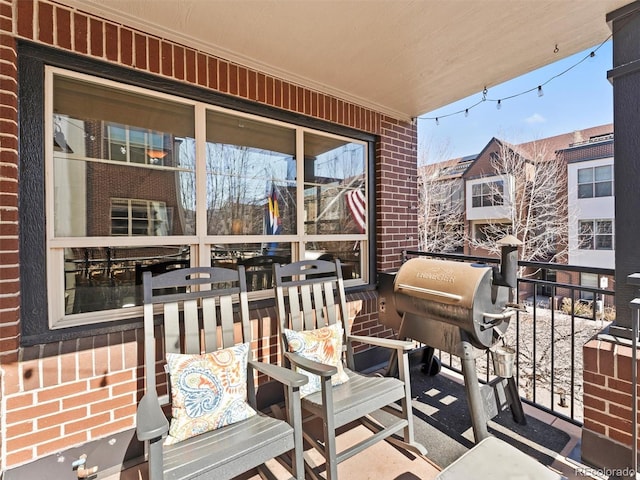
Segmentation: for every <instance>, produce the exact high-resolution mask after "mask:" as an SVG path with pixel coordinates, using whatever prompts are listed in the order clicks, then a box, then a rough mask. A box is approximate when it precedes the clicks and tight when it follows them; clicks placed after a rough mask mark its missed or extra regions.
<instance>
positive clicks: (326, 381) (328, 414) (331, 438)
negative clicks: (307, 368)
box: [322, 377, 338, 480]
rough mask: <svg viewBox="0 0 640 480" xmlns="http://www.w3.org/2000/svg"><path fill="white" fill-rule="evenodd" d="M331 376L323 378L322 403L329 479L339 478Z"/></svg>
mask: <svg viewBox="0 0 640 480" xmlns="http://www.w3.org/2000/svg"><path fill="white" fill-rule="evenodd" d="M331 388H332V387H331V377H323V378H322V404H323V405H324V410H325V411H324V418H323V419H322V427H323V434H324V459H325V466H326V474H327V480H337V479H338V459H337V453H336V426H335V422H334V419H333V393H332V390H331Z"/></svg>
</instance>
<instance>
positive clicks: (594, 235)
mask: <svg viewBox="0 0 640 480" xmlns="http://www.w3.org/2000/svg"><path fill="white" fill-rule="evenodd" d="M598 222H609V223H610V224H611V233H598V232H597V226H598ZM583 223H585V224H586V223H590V224H591V233H590V234H589V236H590V237H591V245H592V247H593V248H582V245H583V244H582V242H581V237H583V236H586V234H585V233H582V224H583ZM598 236H609V237H611V248H598V244H597V241H596V240H597V237H598ZM578 250H584V251H594V250H598V251H603V252H611V251H613V250H615V222H614V221H613V219H612V218H598V219H585V218H581V219H580V220H578Z"/></svg>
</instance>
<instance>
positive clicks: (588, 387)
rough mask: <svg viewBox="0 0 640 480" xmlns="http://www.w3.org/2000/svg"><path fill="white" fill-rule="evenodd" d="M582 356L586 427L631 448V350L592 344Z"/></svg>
mask: <svg viewBox="0 0 640 480" xmlns="http://www.w3.org/2000/svg"><path fill="white" fill-rule="evenodd" d="M583 352H584V376H583V382H584V427H585V428H586V429H588V430H591V431H593V432H596V433H599V434H601V435H605V436H608V437H609V438H611V439H613V440H616V441H618V442H621V443H623V444H626V445H631V441H632V427H631V407H632V402H631V392H632V389H631V348H630V347H627V346H624V345H617V344H615V343H612V342H609V341H604V340H591V341H590V342H588V343H587V344H586V345H585V346H584V350H583ZM639 390H640V389H639ZM639 418H640V416H639ZM639 445H640V442H639Z"/></svg>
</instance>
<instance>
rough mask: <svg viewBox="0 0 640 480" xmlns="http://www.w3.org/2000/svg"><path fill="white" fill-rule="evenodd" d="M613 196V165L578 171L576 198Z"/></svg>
mask: <svg viewBox="0 0 640 480" xmlns="http://www.w3.org/2000/svg"><path fill="white" fill-rule="evenodd" d="M612 195H613V165H602V166H600V167H589V168H580V169H578V198H594V197H610V196H612Z"/></svg>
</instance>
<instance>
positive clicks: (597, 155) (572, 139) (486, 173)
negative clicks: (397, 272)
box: [419, 124, 615, 300]
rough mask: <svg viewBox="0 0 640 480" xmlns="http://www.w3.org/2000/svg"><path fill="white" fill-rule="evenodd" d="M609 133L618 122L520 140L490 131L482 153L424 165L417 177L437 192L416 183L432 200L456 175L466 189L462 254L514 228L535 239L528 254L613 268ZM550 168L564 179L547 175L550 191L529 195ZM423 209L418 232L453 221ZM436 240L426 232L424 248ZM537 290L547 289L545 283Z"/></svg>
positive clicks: (487, 249)
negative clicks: (494, 135)
mask: <svg viewBox="0 0 640 480" xmlns="http://www.w3.org/2000/svg"><path fill="white" fill-rule="evenodd" d="M612 132H613V125H611V124H608V125H602V126H598V127H593V128H589V129H584V130H580V131H576V132H571V133H567V134H562V135H557V136H554V137H548V138H543V139H540V140H537V141H535V142H527V143H522V144H517V145H510V144H508V143H506V142H503V141H502V140H499V139H496V138H493V139H491V140H490V141H489V142H488V143H487V145H486V146H485V148H484V149H483V150H482V151H481V152H480V153H479V154H478V155H475V156H471V157H466V161H464V160H465V159H452V160H448V161H445V162H441V163H437V164H432V165H428V166H425V167H422V168H421V175H420V178H422V179H423V182H424V179H429V186H430V188H431V190H432V191H433V192H434V193H433V194H430V193H429V190H428V189H427V188H426V187H423V188H419V191H420V192H421V202H422V203H423V204H424V203H428V204H433V203H434V202H435V200H434V198H435V199H437V198H439V197H440V196H441V195H442V191H443V187H442V185H449V184H451V182H454V181H455V182H458V183H457V184H456V185H457V186H458V188H464V192H465V193H464V201H463V205H464V206H463V207H462V209H461V211H462V215H461V216H462V218H461V219H460V223H462V224H463V225H464V231H465V235H464V239H463V240H462V244H463V248H462V250H463V251H464V253H467V254H470V255H493V254H495V253H496V252H497V249H493V248H492V244H493V243H494V242H495V241H497V240H499V239H500V237H502V236H504V235H506V234H514V235H515V236H516V237H518V238H521V239H522V236H524V235H526V236H527V238H528V241H529V242H530V245H528V246H527V248H526V253H525V257H526V258H524V259H525V260H529V261H540V262H551V263H564V264H569V265H577V266H585V267H596V268H608V269H613V268H614V244H615V242H614V240H615V239H614V227H613V225H614V203H613V202H614V186H613V163H614V159H613V133H612ZM547 167H551V168H550V169H548V170H549V172H550V173H549V172H548V173H547V177H549V175H550V174H554V173H555V174H556V175H557V176H558V178H560V179H561V180H560V181H559V182H558V183H555V184H554V183H553V181H550V183H549V185H548V187H546V188H547V189H548V190H549V191H548V192H543V194H541V195H539V197H540V198H537V199H533V200H532V198H531V195H532V194H531V189H532V188H534V187H532V179H533V178H534V176H535V175H536V171H537V170H536V169H541V168H547ZM564 178H566V181H565V180H564ZM549 180H552V179H549V178H548V179H547V181H549ZM538 181H539V180H538ZM527 195H529V197H527ZM431 197H434V198H431ZM420 213H421V218H420V220H419V221H420V229H421V232H444V231H447V230H448V229H449V230H450V229H451V225H448V226H445V225H440V226H437V225H434V223H438V222H440V221H441V219H440V218H439V217H438V216H436V215H433V214H429V212H428V211H427V210H426V209H425V208H424V207H422V208H421V209H420ZM525 217H527V219H526V220H525ZM530 219H532V220H530ZM536 219H537V220H536ZM448 221H449V223H451V221H450V219H449V220H448ZM525 222H532V223H530V224H527V225H525ZM554 226H555V227H554ZM534 244H535V245H534ZM433 245H435V242H434V241H433V239H432V238H428V237H427V238H421V248H423V249H424V250H427V251H437V250H434V249H433V248H429V246H433ZM523 250H524V249H523ZM439 251H447V250H445V249H440V250H439ZM449 251H451V250H449ZM536 276H538V277H539V278H541V279H544V280H558V281H565V280H566V281H572V282H576V283H578V284H580V285H585V286H588V287H596V286H599V285H602V284H608V285H609V286H610V287H611V286H612V285H611V281H612V280H611V279H607V280H606V281H601V280H600V278H599V276H598V275H597V274H593V273H582V274H580V275H579V277H578V276H577V275H574V276H576V277H577V278H571V277H570V276H568V274H566V273H559V272H555V271H553V270H550V269H546V270H542V271H539V272H536ZM539 293H541V294H550V292H549V291H548V289H547V290H545V289H544V288H542V289H541V290H540V292H539ZM579 296H580V298H584V299H588V300H591V299H592V297H593V295H592V294H589V293H588V292H581V293H580V294H579Z"/></svg>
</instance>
